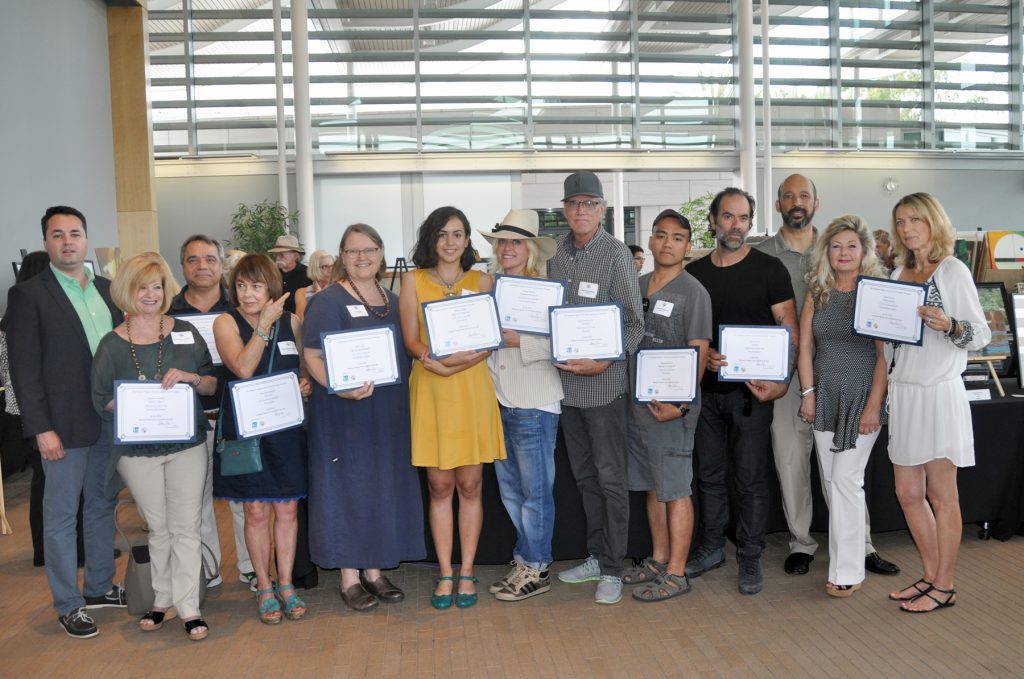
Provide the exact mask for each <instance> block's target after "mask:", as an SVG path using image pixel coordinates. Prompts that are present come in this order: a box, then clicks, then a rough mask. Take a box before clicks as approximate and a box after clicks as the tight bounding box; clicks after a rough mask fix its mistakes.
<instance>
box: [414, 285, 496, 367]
mask: <svg viewBox="0 0 1024 679" xmlns="http://www.w3.org/2000/svg"><path fill="white" fill-rule="evenodd" d="M422 307H423V321H424V323H425V324H426V326H427V341H428V343H429V344H430V356H431V358H444V357H445V356H451V355H452V354H454V353H458V352H460V351H485V350H487V349H497V348H499V347H501V346H503V342H502V339H501V324H500V323H498V309H497V307H496V306H495V304H494V297H492V296H491V295H490V294H489V293H478V294H475V295H463V296H461V297H452V298H449V299H442V300H438V301H436V302H424V303H423V305H422Z"/></svg>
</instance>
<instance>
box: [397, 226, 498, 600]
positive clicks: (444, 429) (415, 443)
mask: <svg viewBox="0 0 1024 679" xmlns="http://www.w3.org/2000/svg"><path fill="white" fill-rule="evenodd" d="M412 261H413V263H414V264H415V265H416V266H417V267H418V268H417V269H416V270H415V271H410V272H409V273H407V274H405V276H403V277H402V292H401V295H400V296H399V302H398V304H399V310H400V312H401V319H402V335H403V336H404V339H405V349H406V351H408V352H409V355H410V356H412V357H413V359H414V360H413V366H412V372H411V374H410V377H409V395H410V397H409V400H410V409H411V414H412V463H413V465H414V466H417V467H426V468H427V484H428V486H429V489H430V533H431V536H432V537H433V539H434V550H435V551H436V553H437V563H438V566H439V568H440V571H441V576H440V578H438V581H437V586H436V587H435V588H434V594H433V596H431V599H430V603H431V605H432V606H433V607H434V608H436V609H438V610H444V609H447V608H451V606H452V605H453V604H454V605H455V606H457V607H458V608H468V607H469V606H472V605H474V604H475V603H476V602H477V593H476V583H477V578H476V577H475V576H474V575H473V562H474V560H475V559H476V548H477V544H478V543H479V541H480V530H481V529H482V528H483V518H484V516H483V515H484V507H483V502H482V499H481V497H480V485H481V479H482V476H483V467H482V465H483V464H484V463H487V462H493V461H495V460H503V459H505V442H504V438H503V435H502V430H501V416H500V414H499V413H498V401H497V400H496V399H495V397H494V385H493V384H492V383H491V378H490V375H488V373H487V366H486V365H485V364H484V361H485V360H486V359H487V356H488V355H489V354H490V352H489V351H460V352H457V353H455V354H452V355H451V356H446V357H444V358H440V359H436V358H431V356H430V351H431V347H430V344H429V339H428V338H427V327H426V323H425V321H424V318H423V310H422V307H421V306H420V305H421V304H423V303H424V302H431V301H435V300H442V299H446V298H449V299H450V298H454V297H458V296H460V295H464V294H473V293H477V292H488V291H490V290H491V287H492V283H491V277H490V276H488V275H487V274H485V273H481V272H479V271H474V270H471V269H470V267H472V266H473V264H474V263H475V261H476V258H475V257H474V256H473V248H472V247H471V245H470V231H469V220H468V219H467V218H466V215H465V214H464V213H463V212H462V210H459V209H458V208H454V207H440V208H437V209H436V210H434V211H433V212H431V213H430V214H429V215H427V218H426V219H425V220H424V221H423V224H422V225H421V226H420V228H419V232H418V234H417V238H416V245H415V247H414V248H413V252H412ZM456 492H458V494H459V546H460V548H461V552H462V564H461V572H460V573H459V577H458V585H457V586H456V584H455V580H456V579H455V574H454V572H453V570H452V549H453V532H454V530H455V516H454V514H453V511H452V498H453V496H454V494H455V493H456Z"/></svg>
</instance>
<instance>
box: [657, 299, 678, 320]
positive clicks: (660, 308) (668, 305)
mask: <svg viewBox="0 0 1024 679" xmlns="http://www.w3.org/2000/svg"><path fill="white" fill-rule="evenodd" d="M674 306H675V304H674V303H673V302H666V301H665V300H663V299H659V300H658V301H657V302H655V303H654V313H656V314H658V315H659V316H664V317H666V318H668V317H669V316H671V315H672V308H673V307H674Z"/></svg>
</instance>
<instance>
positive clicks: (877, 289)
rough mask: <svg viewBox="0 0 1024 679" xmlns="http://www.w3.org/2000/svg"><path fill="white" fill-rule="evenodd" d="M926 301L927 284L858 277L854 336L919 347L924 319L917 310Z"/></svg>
mask: <svg viewBox="0 0 1024 679" xmlns="http://www.w3.org/2000/svg"><path fill="white" fill-rule="evenodd" d="M927 297H928V285H927V284H925V283H907V282H904V281H891V280H889V279H887V278H872V277H870V276H857V295H856V301H855V302H854V306H853V334H854V335H860V336H862V337H871V338H873V339H880V340H885V341H887V342H898V343H901V344H916V345H918V346H920V345H921V342H923V341H924V319H923V318H921V317H920V316H919V315H918V313H917V308H918V307H919V306H922V305H923V304H924V302H925V300H926V299H927Z"/></svg>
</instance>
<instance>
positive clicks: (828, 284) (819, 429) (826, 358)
mask: <svg viewBox="0 0 1024 679" xmlns="http://www.w3.org/2000/svg"><path fill="white" fill-rule="evenodd" d="M858 275H865V276H876V277H880V276H882V270H881V267H879V265H878V257H877V255H876V254H875V243H874V238H873V237H872V235H871V231H869V230H868V227H867V225H866V224H865V223H864V220H862V219H861V218H860V217H857V216H856V215H846V216H844V217H838V218H836V219H834V220H833V221H832V223H831V224H829V225H828V228H826V229H825V232H824V233H823V234H822V235H821V237H819V238H818V241H817V243H816V245H815V247H814V255H813V257H812V259H811V264H810V267H809V268H808V272H807V298H806V299H805V300H804V305H803V312H802V313H801V314H800V359H799V370H800V375H799V376H800V385H801V386H800V396H801V404H800V417H802V418H803V419H804V420H805V421H807V422H813V423H814V447H815V449H816V450H817V451H818V460H819V462H820V463H821V475H822V481H823V485H824V487H825V499H826V500H827V501H828V504H829V526H828V556H829V566H828V570H829V573H828V576H829V577H828V583H827V584H826V585H825V591H826V592H827V593H828V594H830V595H832V596H836V597H848V596H851V595H852V594H853V593H854V592H855V591H857V590H858V589H860V587H861V583H862V582H863V581H864V537H865V536H864V531H865V528H864V511H865V500H864V467H865V465H866V464H867V462H868V457H870V455H871V448H872V446H874V444H875V440H876V439H877V438H878V432H879V429H880V428H881V425H882V424H884V422H883V419H884V418H885V415H884V413H883V412H882V400H883V397H884V396H885V357H884V350H883V347H882V343H881V342H878V341H876V340H873V339H868V338H865V337H859V336H856V335H853V334H851V332H850V328H851V327H853V302H854V296H855V294H856V288H857V276H858Z"/></svg>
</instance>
